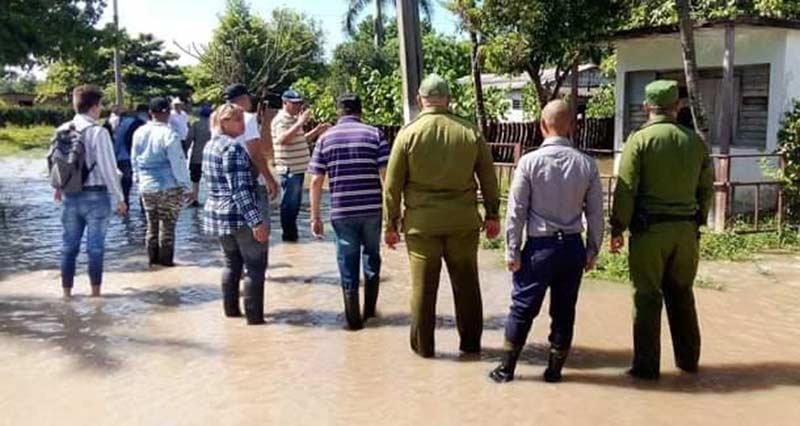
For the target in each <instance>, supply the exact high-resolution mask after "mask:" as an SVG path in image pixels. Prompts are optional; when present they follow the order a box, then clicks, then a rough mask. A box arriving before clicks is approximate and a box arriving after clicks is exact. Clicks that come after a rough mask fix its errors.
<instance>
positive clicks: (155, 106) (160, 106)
mask: <svg viewBox="0 0 800 426" xmlns="http://www.w3.org/2000/svg"><path fill="white" fill-rule="evenodd" d="M169 109H170V106H169V101H168V100H167V99H166V98H164V97H161V96H158V97H155V98H153V99H150V112H169Z"/></svg>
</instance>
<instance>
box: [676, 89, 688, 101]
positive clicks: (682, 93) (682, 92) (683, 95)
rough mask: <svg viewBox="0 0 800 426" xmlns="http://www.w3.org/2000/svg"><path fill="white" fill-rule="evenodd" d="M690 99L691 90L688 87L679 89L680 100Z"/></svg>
mask: <svg viewBox="0 0 800 426" xmlns="http://www.w3.org/2000/svg"><path fill="white" fill-rule="evenodd" d="M688 97H689V89H688V88H686V87H679V88H678V99H684V98H688Z"/></svg>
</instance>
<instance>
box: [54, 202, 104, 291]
mask: <svg viewBox="0 0 800 426" xmlns="http://www.w3.org/2000/svg"><path fill="white" fill-rule="evenodd" d="M110 215H111V195H110V194H109V193H108V191H105V190H104V191H83V192H78V193H75V194H65V195H64V208H63V211H62V212H61V224H62V225H63V227H64V234H63V240H62V247H61V286H62V287H64V288H72V284H73V282H74V281H75V262H76V260H77V258H78V254H79V253H80V251H81V240H82V239H83V234H84V231H85V232H86V253H87V254H88V256H89V281H90V282H91V284H92V285H93V286H99V285H100V284H102V282H103V256H104V254H105V246H106V231H107V230H108V218H109V216H110Z"/></svg>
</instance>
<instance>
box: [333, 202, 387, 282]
mask: <svg viewBox="0 0 800 426" xmlns="http://www.w3.org/2000/svg"><path fill="white" fill-rule="evenodd" d="M332 224H333V230H334V232H335V234H336V261H337V263H338V265H339V277H340V280H341V284H342V288H344V289H345V290H346V291H348V292H351V291H358V282H359V266H360V265H359V263H360V262H361V261H362V260H363V262H364V265H363V266H364V285H365V286H374V285H378V281H380V274H381V216H380V215H378V216H364V217H354V218H348V219H336V220H334V221H332Z"/></svg>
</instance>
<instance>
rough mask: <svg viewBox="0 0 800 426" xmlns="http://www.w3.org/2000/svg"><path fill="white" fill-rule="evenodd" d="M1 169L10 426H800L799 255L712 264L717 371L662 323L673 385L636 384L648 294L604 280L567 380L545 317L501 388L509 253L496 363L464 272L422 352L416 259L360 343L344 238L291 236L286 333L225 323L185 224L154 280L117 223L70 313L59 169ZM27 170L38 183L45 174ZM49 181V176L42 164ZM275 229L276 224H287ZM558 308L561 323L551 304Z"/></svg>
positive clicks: (79, 285) (496, 322) (494, 276)
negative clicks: (684, 364)
mask: <svg viewBox="0 0 800 426" xmlns="http://www.w3.org/2000/svg"><path fill="white" fill-rule="evenodd" d="M3 165H4V167H2V169H3V170H4V172H0V185H2V198H0V199H2V202H3V204H4V207H3V209H4V212H5V213H4V214H5V216H4V219H3V221H2V222H0V227H1V228H2V231H0V247H2V248H0V271H2V273H3V277H2V281H0V414H1V415H0V424H2V425H6V424H7V425H20V424H33V425H51V424H58V425H73V424H74V425H87V424H98V425H139V424H154V425H205V424H215V425H243V424H264V425H284V424H286V425H294V424H344V425H356V424H358V425H361V424H376V425H382V424H387V425H404V424H414V425H464V424H498V425H501V424H515V425H520V424H525V425H528V424H548V425H574V424H614V425H640V424H648V425H672V424H683V425H707V424H720V425H740V424H741V425H750V424H759V425H794V424H798V420H797V419H798V418H800V327H798V325H800V259H798V258H797V257H796V256H791V255H763V256H759V257H758V258H755V259H753V260H752V261H750V262H745V263H713V264H712V263H706V264H703V269H704V271H703V273H704V274H705V275H709V276H713V277H714V279H715V282H717V283H721V284H723V285H724V287H725V289H724V291H715V290H706V289H698V290H697V302H698V309H699V312H700V315H701V327H702V332H703V355H702V361H701V362H702V366H701V373H700V374H699V375H697V376H693V375H685V374H681V373H679V372H678V371H677V370H676V369H675V367H674V365H673V357H672V355H671V351H670V347H669V332H668V330H667V329H666V328H665V329H664V330H663V339H664V343H665V345H664V347H663V356H662V364H663V377H662V379H661V381H660V382H658V383H640V382H635V381H633V380H631V379H629V378H627V377H625V376H624V374H623V373H624V371H625V369H626V368H627V366H628V363H629V361H630V356H631V353H630V347H631V337H630V331H631V330H630V329H631V325H630V308H631V306H630V293H629V289H628V288H627V287H626V286H624V285H619V284H608V283H602V282H591V281H590V282H586V283H585V284H584V287H583V289H582V293H581V298H580V302H579V306H578V320H577V329H576V338H575V348H574V351H573V354H572V355H571V357H570V359H569V361H568V363H567V368H566V370H565V381H564V382H563V383H560V384H557V385H551V384H546V383H543V382H542V381H541V379H540V375H541V373H542V370H543V368H544V363H545V347H546V346H545V342H546V336H547V326H548V324H549V319H547V318H546V317H544V318H540V319H539V320H538V321H537V322H536V323H535V325H534V333H533V334H532V336H531V339H530V341H529V342H530V343H529V345H528V347H527V348H526V350H525V352H524V355H523V361H522V362H521V365H520V366H519V368H518V380H517V381H515V382H512V383H510V384H507V385H496V384H493V383H490V382H489V381H488V379H487V378H486V374H487V372H488V371H489V370H490V369H491V368H492V367H493V366H494V365H495V363H496V362H497V361H498V359H499V348H500V347H501V344H502V333H503V331H502V328H503V322H504V318H505V315H506V310H507V307H508V303H509V291H510V282H509V276H508V274H507V273H506V272H504V271H503V270H502V269H501V268H500V262H499V258H498V257H497V253H493V252H482V253H481V264H482V268H481V280H482V288H483V295H484V307H485V332H484V338H483V344H484V351H483V354H482V355H481V356H480V358H477V359H476V358H465V357H461V356H459V353H458V350H457V349H458V341H457V336H456V331H455V324H454V319H453V307H452V306H453V305H452V297H451V293H450V290H449V283H448V282H447V280H444V281H443V282H442V286H441V288H440V292H439V295H440V300H439V305H438V312H439V316H440V317H439V330H438V332H437V357H436V358H435V359H432V360H423V359H419V358H417V357H416V356H414V355H413V354H412V353H411V352H410V350H409V348H408V322H409V316H408V298H409V285H408V282H407V278H408V274H407V259H406V256H405V253H404V252H403V251H402V248H401V250H399V251H397V252H390V251H388V250H387V251H386V252H385V261H384V265H385V267H384V274H383V276H384V283H383V285H382V289H381V298H380V302H379V318H377V320H374V321H372V322H370V323H369V324H368V326H367V328H366V329H364V330H362V331H359V332H348V331H345V330H343V329H342V324H343V322H344V320H343V317H342V314H341V308H342V302H341V293H340V290H339V287H338V278H337V272H336V264H335V258H334V249H333V245H332V243H331V242H330V241H321V242H312V241H310V240H309V239H308V236H307V234H306V235H305V239H304V240H303V242H302V243H300V244H296V245H284V244H280V243H278V242H275V243H274V244H273V246H272V252H271V268H270V271H269V280H268V287H267V321H268V323H267V325H265V326H261V327H248V326H245V325H244V322H243V321H240V320H231V319H224V318H223V317H222V313H221V310H222V309H221V300H220V298H221V295H220V291H219V289H218V278H219V269H218V267H219V255H218V253H217V248H216V246H215V245H214V243H213V241H211V240H208V239H206V238H204V237H202V236H200V235H199V234H197V231H198V230H199V224H198V223H197V217H196V212H194V211H190V210H187V211H185V212H184V213H183V215H182V217H181V225H180V228H179V241H182V244H180V245H179V249H178V251H179V254H178V258H179V260H180V261H181V262H182V266H180V267H178V268H174V269H170V270H167V269H162V270H155V271H147V268H146V259H145V257H144V254H143V253H142V252H143V248H142V242H141V239H142V238H143V232H144V231H143V229H142V224H143V221H142V219H141V218H140V217H138V215H139V213H138V212H137V211H136V209H135V208H134V211H133V212H132V215H131V218H129V219H128V220H127V221H120V220H119V219H114V220H112V225H111V231H110V234H109V249H108V252H109V259H108V267H107V274H106V280H105V283H104V286H105V293H106V296H105V297H104V298H103V299H100V300H92V299H89V298H86V297H83V296H82V295H85V294H86V293H88V288H87V286H88V284H87V282H86V275H85V266H81V267H80V268H79V270H80V271H81V275H80V276H79V278H78V280H77V282H76V293H77V294H78V295H79V296H78V297H77V298H76V299H75V300H73V301H71V302H64V301H61V300H60V299H59V298H58V296H59V292H60V290H59V277H58V271H57V255H58V246H57V243H58V240H59V238H60V235H59V232H58V229H59V227H58V220H57V214H58V209H57V208H56V207H52V206H51V205H50V204H47V202H48V194H47V191H46V186H45V185H44V183H43V180H42V177H41V171H40V170H39V171H36V167H33V168H31V167H30V165H29V164H27V163H24V162H15V161H9V160H6V161H5V162H4V164H3ZM26 170H27V171H26ZM29 170H33V171H29ZM273 223H275V220H273ZM543 312H547V311H546V308H545V309H543Z"/></svg>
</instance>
